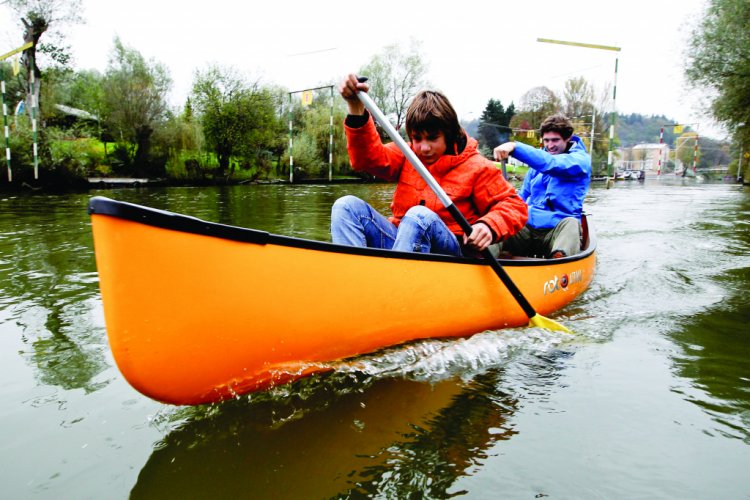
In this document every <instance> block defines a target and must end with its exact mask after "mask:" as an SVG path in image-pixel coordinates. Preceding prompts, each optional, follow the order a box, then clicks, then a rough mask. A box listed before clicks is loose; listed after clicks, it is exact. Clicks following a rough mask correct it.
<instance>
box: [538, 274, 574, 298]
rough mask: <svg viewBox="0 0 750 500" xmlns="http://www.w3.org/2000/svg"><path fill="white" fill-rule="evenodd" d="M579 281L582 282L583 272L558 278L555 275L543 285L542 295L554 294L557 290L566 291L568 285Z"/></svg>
mask: <svg viewBox="0 0 750 500" xmlns="http://www.w3.org/2000/svg"><path fill="white" fill-rule="evenodd" d="M580 281H583V271H580V270H578V271H573V272H572V273H570V274H569V275H568V274H563V275H562V276H559V277H558V276H557V275H555V277H554V278H552V279H551V280H549V281H546V282H545V283H544V295H547V294H548V293H555V292H556V291H558V290H567V289H568V286H569V285H571V284H573V283H578V282H580Z"/></svg>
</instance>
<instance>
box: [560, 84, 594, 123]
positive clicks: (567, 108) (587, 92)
mask: <svg viewBox="0 0 750 500" xmlns="http://www.w3.org/2000/svg"><path fill="white" fill-rule="evenodd" d="M563 99H564V105H563V113H565V115H566V116H567V117H568V118H570V119H571V120H573V121H576V120H577V119H579V118H582V117H585V116H586V117H589V118H590V117H591V112H592V110H593V109H594V104H593V100H594V89H593V88H592V87H591V85H590V84H589V83H588V82H587V81H586V79H585V78H584V77H582V76H581V77H578V78H570V79H569V80H567V81H566V82H565V89H564V90H563Z"/></svg>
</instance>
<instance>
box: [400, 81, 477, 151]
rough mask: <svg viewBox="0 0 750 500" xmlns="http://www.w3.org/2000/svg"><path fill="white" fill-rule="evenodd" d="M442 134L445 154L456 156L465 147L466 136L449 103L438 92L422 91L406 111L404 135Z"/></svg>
mask: <svg viewBox="0 0 750 500" xmlns="http://www.w3.org/2000/svg"><path fill="white" fill-rule="evenodd" d="M418 132H427V133H435V132H442V133H443V135H444V136H445V145H446V146H447V148H446V154H456V153H460V152H461V151H463V149H464V147H465V146H466V135H465V133H464V131H463V129H462V128H461V124H460V123H459V122H458V115H457V114H456V110H455V109H453V106H452V105H451V103H450V101H449V100H448V98H447V97H445V96H444V95H443V94H441V93H440V92H437V91H435V90H423V91H421V92H420V93H418V94H417V95H416V96H415V97H414V99H413V100H412V101H411V104H409V109H407V110H406V134H407V135H408V136H409V137H411V136H412V134H413V133H418Z"/></svg>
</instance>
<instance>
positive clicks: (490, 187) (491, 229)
mask: <svg viewBox="0 0 750 500" xmlns="http://www.w3.org/2000/svg"><path fill="white" fill-rule="evenodd" d="M368 89H369V88H368V86H367V84H365V83H360V82H359V81H358V80H357V77H356V75H349V76H348V77H347V78H346V79H344V81H343V82H342V83H341V85H340V86H339V92H340V93H341V96H342V97H343V98H344V99H345V100H346V103H347V106H348V108H349V115H348V116H347V117H346V120H345V122H344V125H345V127H344V128H345V130H346V138H347V150H348V152H349V159H350V161H351V165H352V168H353V169H354V170H357V171H363V172H367V173H369V174H372V175H374V176H376V177H379V178H381V179H383V180H386V181H396V182H397V184H396V190H395V193H394V195H393V202H392V203H391V212H392V216H391V217H390V218H386V217H384V216H383V215H381V214H380V213H378V212H377V211H376V210H374V209H373V208H372V207H371V206H370V205H369V204H368V203H366V202H365V201H363V200H361V199H359V198H357V197H354V196H345V197H343V198H340V199H338V200H336V202H335V203H334V205H333V209H332V211H331V236H332V239H333V242H334V243H339V244H344V245H354V246H368V247H375V248H386V249H393V250H399V251H407V252H410V251H414V252H425V253H441V254H447V255H456V256H461V255H464V254H466V253H467V252H466V250H467V248H468V249H473V250H477V251H481V250H484V249H485V248H487V247H488V246H489V245H490V244H492V243H496V242H499V241H502V240H505V239H507V238H508V237H510V236H512V235H513V234H515V233H516V232H518V231H519V230H520V229H521V228H522V227H523V226H524V224H525V223H526V219H527V209H526V204H525V203H524V202H523V200H521V198H520V197H519V196H518V195H517V194H516V190H515V189H514V188H513V186H511V185H510V184H509V183H508V182H507V181H506V180H505V179H504V178H503V176H502V173H501V172H500V170H498V169H497V167H496V166H495V165H494V163H492V162H491V161H489V160H487V159H486V158H484V157H482V156H481V155H480V154H479V152H478V151H477V141H476V140H475V139H473V138H471V137H469V136H468V135H467V134H466V132H465V131H464V130H463V129H462V128H461V125H460V124H459V122H458V117H457V115H456V111H455V110H454V109H453V106H452V105H451V104H450V102H449V101H448V99H447V98H446V97H445V96H444V95H443V94H441V93H440V92H435V91H422V92H420V93H419V94H417V96H416V97H415V98H414V99H413V101H412V102H411V104H410V105H409V108H408V110H407V112H406V133H407V135H408V137H409V139H410V141H411V144H410V146H411V148H412V150H413V151H414V153H415V154H416V155H417V157H418V158H419V159H420V160H421V161H422V163H423V164H424V165H425V167H426V168H427V169H428V170H429V171H430V173H431V174H432V175H433V177H434V178H435V179H436V180H437V182H438V183H439V184H440V185H441V186H442V187H443V189H444V190H445V191H446V193H447V194H448V196H449V197H450V198H451V200H452V201H453V203H454V204H455V206H456V207H457V208H458V209H459V210H460V211H461V212H462V213H463V215H464V217H466V219H467V220H468V221H469V223H470V224H471V225H472V232H471V234H470V235H468V236H466V235H464V234H463V231H462V230H461V228H460V227H459V225H458V224H457V223H456V221H454V220H453V218H452V217H451V215H450V214H449V213H448V211H447V210H446V209H445V207H443V206H442V204H441V203H440V201H439V200H438V198H437V196H436V195H435V194H434V193H433V192H432V190H431V189H430V188H429V186H428V185H427V184H426V183H425V182H424V180H422V178H421V177H420V176H419V173H417V171H416V170H415V169H414V168H413V167H412V166H411V165H410V164H409V162H408V161H407V160H406V158H405V157H404V155H403V154H402V153H401V151H399V149H398V147H397V146H396V145H395V144H393V143H390V144H386V145H384V144H383V143H382V142H381V140H380V137H379V135H378V133H377V131H376V129H375V123H374V121H373V119H372V118H371V117H370V116H369V113H367V111H366V110H365V108H364V105H363V104H362V103H361V102H360V101H359V99H358V98H357V96H356V92H357V91H361V92H367V90H368Z"/></svg>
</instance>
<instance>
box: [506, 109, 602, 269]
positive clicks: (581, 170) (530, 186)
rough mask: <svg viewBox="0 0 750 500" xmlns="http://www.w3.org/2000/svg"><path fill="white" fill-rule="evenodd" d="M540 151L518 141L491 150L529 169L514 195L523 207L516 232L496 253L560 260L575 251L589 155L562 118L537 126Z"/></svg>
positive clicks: (589, 166) (571, 128)
mask: <svg viewBox="0 0 750 500" xmlns="http://www.w3.org/2000/svg"><path fill="white" fill-rule="evenodd" d="M541 134H542V143H543V148H542V149H536V148H533V147H531V146H528V145H526V144H523V143H520V142H506V143H504V144H501V145H500V146H498V147H496V148H495V150H494V155H495V159H496V160H506V159H507V158H508V156H513V158H516V159H517V160H520V161H522V162H524V163H526V164H527V165H528V166H529V167H530V168H529V171H528V173H527V174H526V178H525V179H524V181H523V186H522V187H521V191H520V192H519V193H518V194H519V196H520V197H521V198H522V199H523V200H524V201H525V202H526V204H527V205H528V207H529V219H528V222H527V223H526V226H524V227H523V229H521V231H520V232H518V233H516V234H515V235H514V236H512V237H510V238H509V239H507V240H506V241H504V242H503V243H502V250H503V251H505V252H510V253H511V254H512V255H518V256H523V257H545V258H553V259H554V258H561V257H566V256H569V255H574V254H576V253H578V252H579V251H580V249H581V212H582V208H583V199H584V197H585V196H586V192H587V191H588V189H589V181H590V180H591V156H590V155H589V154H588V152H586V147H585V146H584V145H583V142H582V141H581V139H580V138H579V137H578V136H575V135H573V125H572V124H571V123H570V120H568V118H567V117H565V116H563V115H552V116H550V117H548V118H547V119H545V120H544V122H542V126H541Z"/></svg>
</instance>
